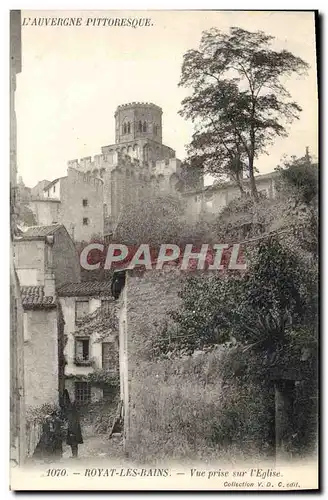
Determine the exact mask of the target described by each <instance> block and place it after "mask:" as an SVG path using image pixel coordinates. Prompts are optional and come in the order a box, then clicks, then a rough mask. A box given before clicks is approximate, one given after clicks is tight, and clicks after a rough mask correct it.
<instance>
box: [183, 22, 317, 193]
mask: <svg viewBox="0 0 328 500" xmlns="http://www.w3.org/2000/svg"><path fill="white" fill-rule="evenodd" d="M273 40H274V37H273V36H270V35H267V34H266V33H264V32H262V31H257V32H249V31H246V30H244V29H241V28H237V27H232V28H230V31H229V33H224V32H221V31H220V30H218V29H217V28H212V29H211V30H209V31H205V32H203V35H202V38H201V42H200V47H199V50H194V49H192V50H189V51H188V52H187V53H186V54H185V55H184V59H183V64H182V74H181V79H180V83H179V85H180V86H183V87H187V88H191V89H192V91H193V92H192V94H191V95H190V96H188V97H186V98H185V99H184V100H183V101H182V109H181V111H180V114H181V115H182V116H184V117H185V118H187V119H191V120H192V121H193V122H194V123H195V124H196V126H197V131H196V133H195V134H194V136H193V139H192V142H191V145H190V150H189V154H190V155H191V156H195V155H202V157H203V160H204V163H205V167H206V169H207V171H208V172H209V173H212V174H213V173H216V174H217V175H222V174H223V173H228V174H229V175H232V176H233V177H234V178H235V179H236V180H237V179H239V180H240V177H241V172H242V170H243V169H244V168H245V169H246V170H247V174H248V176H249V179H250V185H251V193H252V195H253V197H254V198H255V199H256V200H257V199H258V193H257V190H256V183H255V178H254V173H255V163H254V162H255V159H256V158H257V157H258V155H259V154H261V153H265V152H267V148H268V146H269V145H270V144H272V142H273V141H274V139H275V138H276V137H277V136H282V137H284V136H287V135H288V134H287V128H286V127H287V125H288V123H291V122H292V121H293V120H294V119H297V118H299V114H300V112H301V107H300V106H299V105H298V104H297V103H296V102H295V101H293V100H292V97H291V95H290V93H289V92H288V90H287V88H286V87H285V85H284V83H283V80H286V78H288V77H290V76H291V75H293V74H304V73H305V72H306V70H307V68H308V64H307V63H306V62H305V61H303V60H302V59H301V58H299V57H297V56H295V55H293V54H292V53H291V52H288V51H287V50H281V51H276V50H274V49H273V48H272V42H273ZM237 182H239V181H237ZM239 184H240V182H239Z"/></svg>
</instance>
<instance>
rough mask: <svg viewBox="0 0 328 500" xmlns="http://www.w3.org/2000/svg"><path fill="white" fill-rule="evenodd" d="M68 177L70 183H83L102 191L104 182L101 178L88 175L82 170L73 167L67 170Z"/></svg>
mask: <svg viewBox="0 0 328 500" xmlns="http://www.w3.org/2000/svg"><path fill="white" fill-rule="evenodd" d="M67 177H68V181H69V182H73V183H74V182H78V183H80V182H83V183H84V184H87V185H89V186H90V187H93V188H95V189H97V190H100V191H102V190H103V186H104V182H103V180H102V179H101V178H99V177H93V176H91V175H88V174H86V173H85V172H82V171H80V170H77V169H75V168H73V167H68V169H67Z"/></svg>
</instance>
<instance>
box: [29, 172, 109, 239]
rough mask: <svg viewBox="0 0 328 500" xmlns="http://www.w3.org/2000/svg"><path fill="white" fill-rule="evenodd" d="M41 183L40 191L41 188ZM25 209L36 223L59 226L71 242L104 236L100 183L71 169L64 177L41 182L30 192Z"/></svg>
mask: <svg viewBox="0 0 328 500" xmlns="http://www.w3.org/2000/svg"><path fill="white" fill-rule="evenodd" d="M42 183H44V187H43V189H41V185H42ZM31 194H32V195H31V198H30V201H29V208H30V209H31V210H32V212H33V214H34V217H35V219H36V221H37V224H40V225H50V224H55V223H56V224H63V225H64V226H65V227H66V229H67V231H68V233H69V234H70V236H71V238H72V239H73V240H74V241H89V240H90V239H91V238H92V237H94V236H102V235H103V233H104V206H103V181H102V180H101V179H96V178H91V177H89V176H87V175H85V174H83V173H81V172H79V171H78V170H76V169H74V168H68V169H67V175H66V176H65V177H59V178H57V179H54V180H53V181H52V182H48V183H47V181H41V183H38V184H37V185H36V186H35V187H34V188H32V189H31Z"/></svg>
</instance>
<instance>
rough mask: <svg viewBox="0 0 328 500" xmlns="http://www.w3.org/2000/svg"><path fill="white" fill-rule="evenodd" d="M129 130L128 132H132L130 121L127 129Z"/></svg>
mask: <svg viewBox="0 0 328 500" xmlns="http://www.w3.org/2000/svg"><path fill="white" fill-rule="evenodd" d="M127 132H128V134H130V132H131V125H130V122H128V129H127Z"/></svg>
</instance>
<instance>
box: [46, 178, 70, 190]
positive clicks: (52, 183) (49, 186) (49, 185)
mask: <svg viewBox="0 0 328 500" xmlns="http://www.w3.org/2000/svg"><path fill="white" fill-rule="evenodd" d="M65 177H66V176H65V175H64V176H63V177H57V179H54V180H53V181H51V182H49V184H47V185H46V186H45V187H44V188H43V191H48V189H49V188H51V186H53V185H54V184H56V182H58V181H60V179H65Z"/></svg>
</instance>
